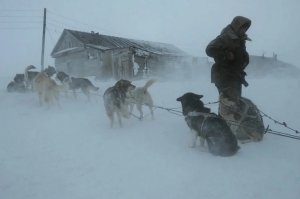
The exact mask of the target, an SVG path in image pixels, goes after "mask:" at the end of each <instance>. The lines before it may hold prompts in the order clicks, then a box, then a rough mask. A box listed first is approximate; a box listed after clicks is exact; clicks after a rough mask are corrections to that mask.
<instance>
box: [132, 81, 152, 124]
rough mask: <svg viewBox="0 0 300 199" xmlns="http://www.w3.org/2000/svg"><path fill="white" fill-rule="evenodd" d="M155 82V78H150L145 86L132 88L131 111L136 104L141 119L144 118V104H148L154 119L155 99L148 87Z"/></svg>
mask: <svg viewBox="0 0 300 199" xmlns="http://www.w3.org/2000/svg"><path fill="white" fill-rule="evenodd" d="M154 82H155V80H154V79H150V80H148V81H147V82H146V83H145V85H144V86H143V87H136V88H135V89H134V90H132V91H131V92H130V93H129V95H130V100H129V101H130V113H132V111H133V107H134V105H136V108H137V110H138V111H139V113H140V119H143V117H144V113H143V110H142V106H143V105H145V106H148V108H149V110H150V112H151V117H152V119H154V114H153V100H152V97H151V95H150V93H149V91H148V88H149V87H150V86H151V85H152V84H153V83H154Z"/></svg>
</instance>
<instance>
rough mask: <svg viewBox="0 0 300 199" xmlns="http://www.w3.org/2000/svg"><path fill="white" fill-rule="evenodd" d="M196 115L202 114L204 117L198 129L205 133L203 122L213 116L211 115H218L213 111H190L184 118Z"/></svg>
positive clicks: (215, 116)
mask: <svg viewBox="0 0 300 199" xmlns="http://www.w3.org/2000/svg"><path fill="white" fill-rule="evenodd" d="M198 116H203V117H204V119H203V122H202V124H201V128H200V131H201V132H202V133H203V134H204V135H205V133H204V130H203V127H204V123H205V121H206V120H207V118H213V117H214V118H217V117H218V116H217V115H215V114H213V113H203V112H196V111H192V112H188V114H187V115H186V116H185V118H187V117H198ZM205 136H206V135H205Z"/></svg>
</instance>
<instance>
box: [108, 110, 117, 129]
mask: <svg viewBox="0 0 300 199" xmlns="http://www.w3.org/2000/svg"><path fill="white" fill-rule="evenodd" d="M107 116H108V118H109V121H110V128H112V127H113V126H114V120H115V119H114V114H113V113H112V114H107Z"/></svg>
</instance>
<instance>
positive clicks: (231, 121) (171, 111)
mask: <svg viewBox="0 0 300 199" xmlns="http://www.w3.org/2000/svg"><path fill="white" fill-rule="evenodd" d="M218 102H219V101H217V102H209V103H207V104H216V103H218ZM154 107H156V108H159V109H163V110H166V111H168V112H170V113H172V114H175V115H178V116H183V115H182V112H181V111H177V110H174V109H177V108H165V107H162V106H154ZM258 111H259V112H260V113H262V116H265V117H267V118H269V119H271V120H273V121H274V122H275V123H276V124H280V125H283V126H284V127H286V128H288V129H290V130H292V131H295V132H296V133H299V131H298V130H295V129H292V128H290V127H289V126H288V125H287V124H286V122H279V121H277V120H274V119H273V118H271V117H270V116H268V115H267V114H265V113H263V112H262V111H261V110H259V109H258ZM225 121H226V122H228V123H230V124H232V125H236V126H240V127H249V125H241V124H240V123H239V122H236V121H234V120H225ZM264 132H265V133H270V134H273V135H278V136H282V137H287V138H292V139H296V140H300V136H296V135H291V134H288V133H284V132H280V131H274V130H272V129H270V128H269V126H268V127H267V128H265V131H264Z"/></svg>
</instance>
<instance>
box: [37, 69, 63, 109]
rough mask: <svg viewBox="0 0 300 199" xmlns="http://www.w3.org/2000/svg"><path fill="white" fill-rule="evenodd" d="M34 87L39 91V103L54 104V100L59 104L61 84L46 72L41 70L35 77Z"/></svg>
mask: <svg viewBox="0 0 300 199" xmlns="http://www.w3.org/2000/svg"><path fill="white" fill-rule="evenodd" d="M33 89H34V91H36V92H37V93H38V97H39V103H40V105H41V106H42V105H43V104H48V105H52V104H53V103H54V102H55V103H56V104H57V105H58V106H59V107H60V105H59V86H58V85H57V84H56V82H55V81H54V80H53V79H51V78H50V77H48V75H47V74H46V72H40V73H39V74H38V75H37V76H36V77H35V78H34V79H33Z"/></svg>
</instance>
